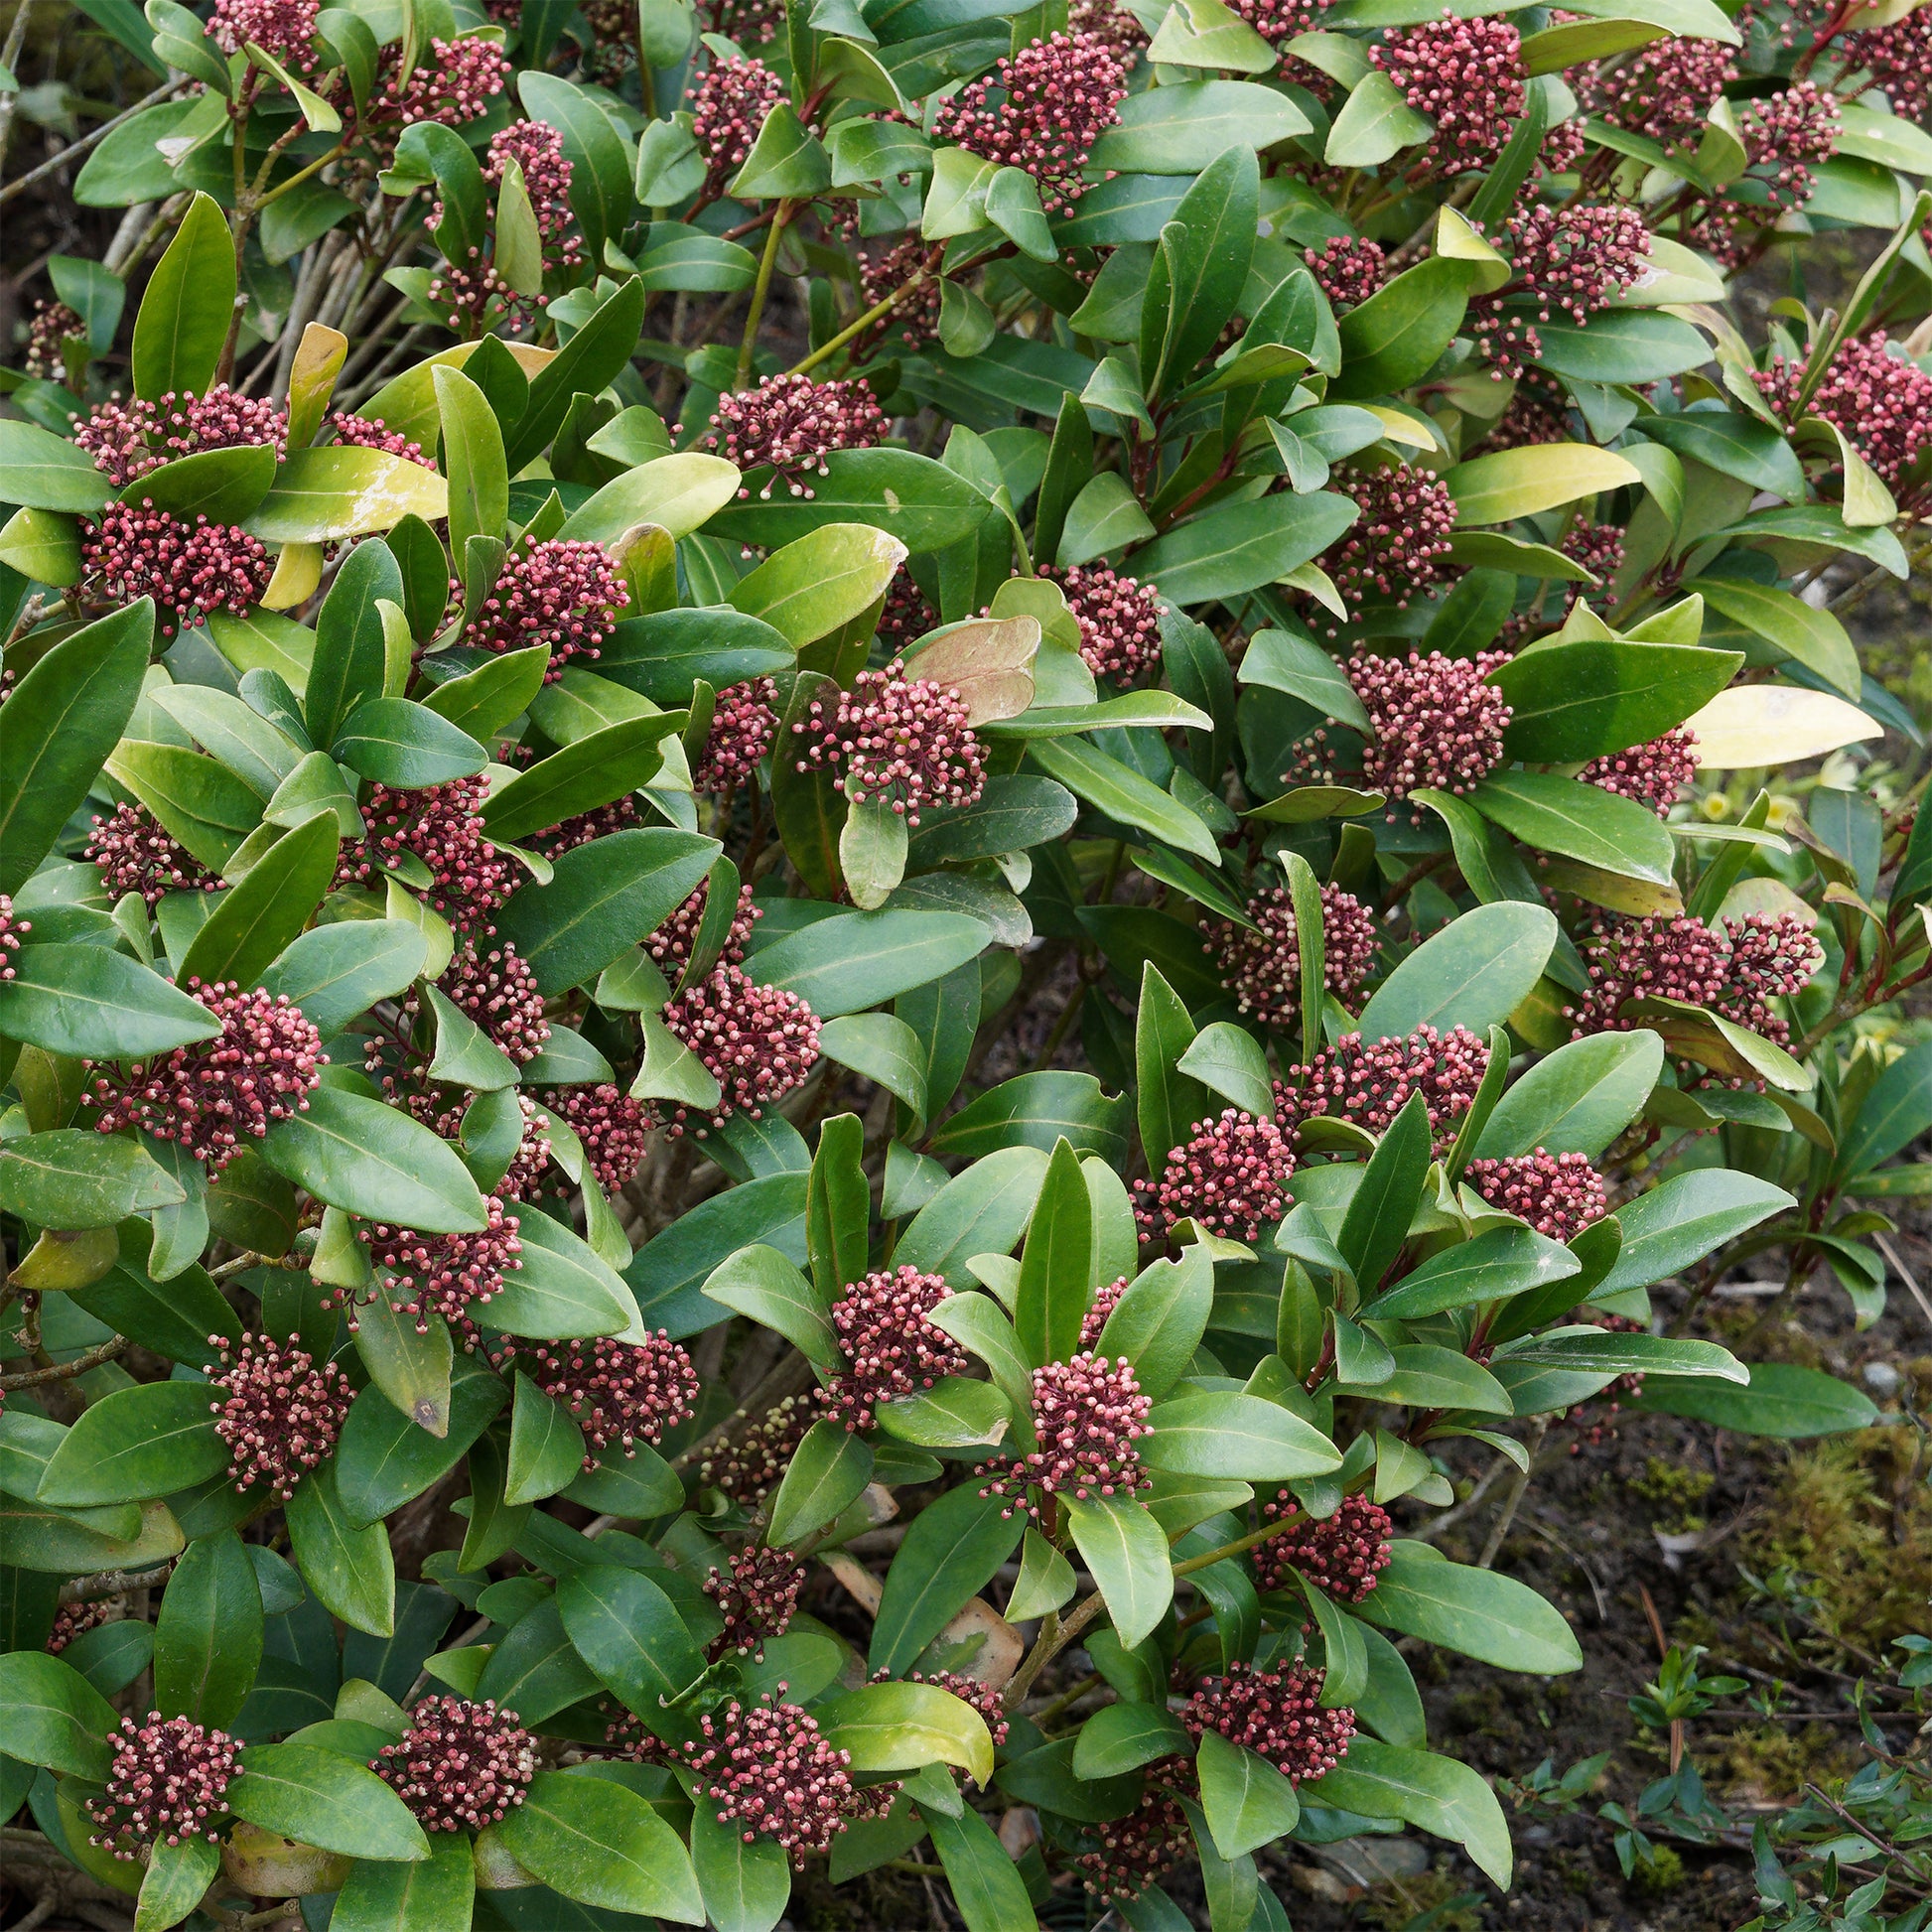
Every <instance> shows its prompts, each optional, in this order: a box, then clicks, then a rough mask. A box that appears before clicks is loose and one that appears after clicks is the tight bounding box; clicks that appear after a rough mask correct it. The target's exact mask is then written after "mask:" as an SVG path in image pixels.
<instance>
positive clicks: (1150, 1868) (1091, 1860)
mask: <svg viewBox="0 0 1932 1932" xmlns="http://www.w3.org/2000/svg"><path fill="white" fill-rule="evenodd" d="M1193 1772H1194V1766H1193V1763H1192V1760H1191V1759H1188V1758H1183V1757H1171V1758H1163V1759H1161V1760H1160V1762H1159V1763H1155V1764H1150V1765H1149V1766H1148V1767H1147V1772H1146V1777H1147V1784H1146V1787H1145V1788H1144V1789H1143V1791H1142V1793H1141V1801H1140V1803H1139V1804H1137V1805H1136V1806H1135V1807H1134V1809H1133V1810H1132V1811H1130V1812H1129V1813H1128V1814H1127V1815H1126V1816H1125V1817H1124V1818H1109V1819H1107V1820H1106V1821H1105V1822H1104V1823H1102V1824H1099V1825H1095V1826H1092V1827H1091V1828H1090V1832H1091V1836H1092V1837H1093V1839H1094V1840H1095V1844H1094V1846H1093V1848H1092V1849H1091V1850H1089V1851H1085V1852H1081V1853H1079V1854H1077V1855H1076V1856H1075V1858H1074V1860H1073V1863H1074V1867H1075V1868H1076V1869H1077V1870H1078V1871H1079V1873H1080V1881H1081V1883H1082V1884H1084V1885H1085V1886H1086V1888H1087V1890H1088V1891H1090V1892H1092V1893H1093V1894H1094V1895H1095V1896H1096V1897H1097V1898H1099V1899H1100V1900H1101V1901H1102V1902H1103V1903H1104V1904H1108V1905H1117V1904H1120V1903H1121V1902H1122V1901H1124V1900H1132V1899H1136V1898H1138V1897H1140V1895H1141V1894H1142V1893H1143V1892H1144V1891H1146V1890H1147V1889H1148V1887H1149V1886H1150V1885H1156V1884H1159V1883H1160V1881H1161V1880H1162V1879H1163V1878H1165V1877H1166V1876H1167V1875H1168V1873H1169V1872H1170V1871H1172V1870H1173V1868H1174V1867H1175V1866H1176V1865H1178V1864H1181V1863H1184V1862H1185V1861H1186V1860H1188V1859H1189V1858H1191V1857H1192V1856H1193V1852H1194V1839H1193V1834H1192V1832H1191V1831H1190V1830H1189V1829H1188V1825H1187V1814H1186V1813H1185V1812H1184V1811H1182V1810H1181V1808H1180V1801H1179V1799H1177V1798H1176V1797H1175V1796H1174V1795H1173V1792H1172V1791H1170V1790H1169V1789H1167V1787H1166V1784H1165V1783H1163V1782H1161V1781H1160V1780H1163V1779H1167V1780H1171V1781H1176V1782H1182V1781H1184V1782H1186V1783H1191V1782H1192V1781H1193Z"/></svg>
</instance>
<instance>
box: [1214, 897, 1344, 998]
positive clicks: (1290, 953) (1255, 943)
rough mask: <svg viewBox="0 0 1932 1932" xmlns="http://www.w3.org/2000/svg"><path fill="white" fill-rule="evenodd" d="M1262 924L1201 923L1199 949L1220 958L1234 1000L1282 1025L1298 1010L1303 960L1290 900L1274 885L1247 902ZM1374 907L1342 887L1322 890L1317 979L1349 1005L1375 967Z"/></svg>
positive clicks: (1223, 980)
mask: <svg viewBox="0 0 1932 1932" xmlns="http://www.w3.org/2000/svg"><path fill="white" fill-rule="evenodd" d="M1248 916H1249V918H1251V919H1252V920H1253V921H1254V922H1255V925H1256V926H1258V927H1259V928H1260V930H1259V931H1250V930H1249V929H1248V928H1247V927H1246V926H1238V925H1236V924H1235V923H1234V921H1233V920H1232V919H1209V920H1208V921H1207V922H1206V923H1205V924H1204V925H1203V926H1202V927H1201V937H1202V945H1201V951H1202V952H1204V953H1205V954H1207V956H1208V957H1209V958H1210V959H1212V960H1214V961H1216V962H1217V971H1218V973H1219V975H1220V981H1221V984H1222V985H1223V986H1224V987H1226V988H1227V990H1228V991H1229V992H1230V993H1232V994H1233V995H1234V998H1235V1004H1236V1005H1237V1006H1239V1007H1240V1009H1241V1011H1242V1012H1243V1013H1244V1014H1251V1015H1252V1016H1253V1017H1254V1018H1255V1019H1257V1020H1259V1021H1260V1022H1261V1024H1262V1025H1263V1026H1264V1027H1286V1026H1287V1025H1288V1024H1289V1023H1290V1021H1291V1020H1293V1019H1294V1017H1295V1016H1296V1015H1297V1014H1299V1013H1300V1012H1301V1010H1302V959H1301V953H1300V951H1299V949H1298V945H1297V939H1296V929H1295V901H1294V899H1293V898H1292V897H1290V896H1289V894H1288V892H1287V890H1286V889H1285V888H1283V887H1280V886H1276V887H1274V888H1273V889H1272V890H1270V891H1268V892H1265V893H1262V894H1260V895H1258V896H1257V897H1254V898H1251V899H1250V900H1249V901H1248ZM1375 950H1376V940H1375V914H1374V913H1373V912H1371V911H1370V910H1369V909H1368V907H1367V906H1366V905H1364V904H1363V903H1362V902H1361V900H1360V899H1358V898H1357V897H1355V896H1354V894H1353V893H1346V892H1343V891H1342V889H1341V888H1340V887H1339V886H1323V887H1322V889H1321V983H1322V985H1323V986H1325V987H1326V988H1327V990H1328V991H1329V992H1330V993H1332V994H1333V995H1334V996H1335V998H1336V999H1338V1000H1339V1001H1340V1002H1341V1003H1342V1005H1343V1006H1352V1005H1353V1004H1354V1000H1355V996H1356V995H1357V994H1358V993H1359V992H1360V991H1361V990H1362V987H1363V986H1364V984H1366V982H1367V980H1368V976H1369V975H1370V974H1371V973H1372V972H1373V971H1374V970H1375Z"/></svg>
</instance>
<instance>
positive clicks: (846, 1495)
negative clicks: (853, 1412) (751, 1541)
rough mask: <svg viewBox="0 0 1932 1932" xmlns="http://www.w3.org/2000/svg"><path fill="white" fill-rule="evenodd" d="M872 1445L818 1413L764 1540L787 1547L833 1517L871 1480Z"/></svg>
mask: <svg viewBox="0 0 1932 1932" xmlns="http://www.w3.org/2000/svg"><path fill="white" fill-rule="evenodd" d="M968 1299H972V1298H968ZM872 1465H873V1455H872V1449H871V1448H870V1446H869V1445H868V1444H867V1443H866V1442H865V1441H864V1440H863V1439H862V1438H860V1437H858V1436H855V1435H853V1434H852V1433H851V1432H850V1431H848V1430H847V1429H846V1427H845V1425H844V1424H843V1423H841V1422H839V1421H838V1420H837V1419H836V1418H835V1417H831V1416H821V1417H819V1419H818V1420H817V1421H816V1422H815V1423H813V1424H812V1426H811V1428H810V1429H808V1430H807V1431H806V1432H805V1437H804V1440H803V1441H802V1442H801V1443H800V1444H799V1445H798V1447H797V1449H794V1450H793V1451H792V1457H791V1461H790V1463H789V1464H788V1465H787V1467H786V1469H785V1472H784V1475H783V1477H782V1478H781V1479H780V1480H779V1483H778V1487H777V1491H776V1493H775V1494H774V1495H773V1496H772V1498H771V1521H770V1524H769V1527H768V1528H767V1530H766V1533H765V1541H766V1542H767V1543H768V1544H770V1546H771V1547H772V1548H773V1549H774V1550H782V1549H789V1548H791V1547H792V1546H793V1545H795V1544H797V1543H798V1542H799V1541H800V1540H801V1539H803V1538H804V1537H807V1536H809V1535H811V1533H812V1532H813V1531H814V1530H822V1529H823V1528H824V1527H825V1526H826V1524H828V1523H831V1522H834V1521H836V1520H837V1518H838V1515H839V1513H840V1511H842V1510H843V1509H845V1508H846V1507H847V1505H848V1504H850V1503H852V1502H855V1501H856V1500H857V1499H858V1497H859V1495H860V1493H861V1492H862V1491H863V1490H864V1488H865V1486H866V1484H867V1483H868V1482H870V1481H871V1480H872Z"/></svg>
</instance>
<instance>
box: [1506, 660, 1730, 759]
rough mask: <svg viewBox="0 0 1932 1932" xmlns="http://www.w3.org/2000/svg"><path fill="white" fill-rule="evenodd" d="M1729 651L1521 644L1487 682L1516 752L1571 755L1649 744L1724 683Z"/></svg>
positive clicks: (1527, 756)
mask: <svg viewBox="0 0 1932 1932" xmlns="http://www.w3.org/2000/svg"><path fill="white" fill-rule="evenodd" d="M1740 662H1741V659H1740V658H1739V656H1738V654H1737V653H1736V652H1735V651H1723V650H1708V649H1705V648H1703V647H1701V646H1699V645H1695V644H1646V643H1638V642H1633V641H1631V640H1629V639H1626V638H1620V637H1618V638H1612V637H1600V638H1599V637H1587V638H1576V639H1573V640H1572V641H1570V642H1568V643H1560V644H1550V645H1547V646H1545V647H1544V648H1542V649H1539V650H1533V651H1527V652H1525V653H1524V654H1523V655H1521V656H1519V657H1517V658H1514V659H1512V660H1511V661H1510V662H1509V663H1507V664H1503V665H1500V666H1498V668H1497V669H1496V670H1495V671H1494V672H1493V673H1492V674H1491V676H1490V678H1489V682H1490V683H1491V684H1493V685H1495V687H1496V688H1497V690H1499V691H1500V692H1501V693H1502V694H1503V696H1504V697H1505V698H1506V699H1507V700H1508V702H1509V706H1510V710H1511V713H1512V714H1513V715H1512V717H1511V720H1510V724H1509V726H1508V728H1507V730H1506V731H1505V733H1504V737H1503V744H1504V748H1505V749H1506V750H1507V751H1508V752H1509V753H1510V755H1511V756H1512V757H1514V758H1521V759H1532V760H1536V761H1540V762H1550V763H1560V762H1572V761H1574V760H1577V759H1591V758H1599V757H1602V756H1604V755H1605V754H1607V753H1610V752H1621V751H1625V750H1627V749H1628V748H1629V747H1631V746H1633V745H1643V744H1647V743H1648V742H1649V741H1650V740H1651V739H1653V738H1658V737H1661V736H1662V735H1663V734H1664V733H1665V732H1667V731H1669V730H1670V729H1671V728H1672V726H1674V725H1681V724H1682V723H1683V722H1684V721H1685V719H1687V718H1689V717H1691V716H1692V715H1693V714H1694V713H1695V712H1697V711H1699V710H1701V709H1702V708H1703V707H1704V706H1705V705H1706V704H1708V703H1709V702H1710V701H1711V699H1713V698H1714V697H1716V696H1717V694H1718V693H1719V692H1720V691H1722V690H1723V689H1724V688H1725V685H1727V684H1728V683H1729V682H1730V679H1731V677H1732V675H1733V674H1734V673H1735V672H1736V670H1737V669H1738V666H1739V664H1740Z"/></svg>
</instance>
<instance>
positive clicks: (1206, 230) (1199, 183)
mask: <svg viewBox="0 0 1932 1932" xmlns="http://www.w3.org/2000/svg"><path fill="white" fill-rule="evenodd" d="M1259 195H1260V169H1259V163H1258V162H1257V160H1256V158H1255V152H1254V150H1253V149H1252V148H1250V147H1247V146H1245V145H1239V144H1237V145H1234V146H1229V147H1224V148H1223V149H1222V151H1221V153H1220V154H1218V155H1217V156H1215V157H1214V159H1213V160H1212V161H1210V162H1209V163H1208V165H1207V166H1206V167H1205V168H1204V169H1203V170H1202V171H1201V172H1200V174H1199V175H1198V176H1197V177H1196V178H1195V180H1194V181H1193V183H1192V185H1191V186H1190V187H1189V188H1188V190H1187V192H1186V194H1185V195H1183V196H1182V197H1181V200H1180V206H1179V207H1177V208H1175V209H1174V218H1173V220H1172V221H1171V222H1169V223H1168V225H1167V226H1166V227H1164V228H1163V229H1162V231H1161V244H1160V248H1159V251H1158V252H1157V253H1156V255H1155V259H1154V272H1153V275H1152V277H1151V278H1150V281H1149V288H1148V296H1147V299H1146V301H1145V303H1144V305H1143V308H1142V311H1141V368H1142V372H1143V375H1144V377H1145V380H1146V394H1147V396H1148V398H1149V400H1150V401H1152V400H1153V399H1155V398H1156V397H1158V396H1159V395H1160V394H1161V393H1162V392H1163V391H1164V390H1166V389H1172V388H1174V387H1177V386H1178V385H1179V384H1180V383H1181V382H1183V381H1185V380H1186V378H1187V376H1188V374H1189V373H1190V372H1191V371H1192V369H1193V367H1194V364H1195V363H1196V362H1198V361H1199V360H1200V359H1201V357H1202V356H1203V355H1206V354H1208V353H1210V352H1211V351H1212V349H1213V347H1214V345H1215V342H1216V340H1217V339H1218V338H1219V336H1220V334H1221V331H1222V330H1223V329H1224V328H1225V327H1226V326H1227V322H1228V319H1229V317H1230V316H1232V315H1233V313H1234V307H1235V304H1236V302H1237V301H1238V300H1239V299H1240V296H1241V291H1242V288H1243V287H1244V285H1245V284H1246V282H1247V279H1248V267H1249V263H1250V262H1251V261H1252V259H1253V257H1254V235H1255V222H1256V214H1257V207H1258V198H1259Z"/></svg>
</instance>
